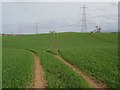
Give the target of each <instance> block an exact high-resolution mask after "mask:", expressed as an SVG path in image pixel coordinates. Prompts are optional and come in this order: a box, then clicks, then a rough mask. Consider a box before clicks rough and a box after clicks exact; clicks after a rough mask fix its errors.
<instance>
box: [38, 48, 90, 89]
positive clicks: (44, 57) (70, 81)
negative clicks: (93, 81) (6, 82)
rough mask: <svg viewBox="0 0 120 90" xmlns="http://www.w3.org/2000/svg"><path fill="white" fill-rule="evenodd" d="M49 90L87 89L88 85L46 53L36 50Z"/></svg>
mask: <svg viewBox="0 0 120 90" xmlns="http://www.w3.org/2000/svg"><path fill="white" fill-rule="evenodd" d="M38 53H39V56H40V58H41V61H42V66H43V68H44V70H45V75H46V79H47V81H48V87H49V88H89V86H88V83H87V82H86V81H85V80H84V79H83V78H82V77H81V76H79V75H78V74H77V73H76V72H74V71H73V70H72V69H71V68H69V67H68V66H67V65H65V64H64V63H63V62H61V61H60V60H58V59H56V58H55V57H54V56H53V55H52V54H50V53H48V52H41V51H40V50H38Z"/></svg>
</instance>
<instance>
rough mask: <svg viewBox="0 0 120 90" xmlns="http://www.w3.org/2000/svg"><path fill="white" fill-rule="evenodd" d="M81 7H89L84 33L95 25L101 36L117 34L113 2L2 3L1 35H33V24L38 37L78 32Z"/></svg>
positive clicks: (116, 18) (115, 11)
mask: <svg viewBox="0 0 120 90" xmlns="http://www.w3.org/2000/svg"><path fill="white" fill-rule="evenodd" d="M83 5H85V6H86V7H88V8H87V10H86V13H87V31H91V30H93V29H94V28H95V26H96V25H98V26H100V27H101V28H102V31H103V32H109V31H117V24H118V6H117V3H115V2H107V3H105V2H103V3H98V2H87V3H81V2H66V3H65V2H56V3H55V2H38V3H34V2H26V3H25V2H22V3H20V2H4V3H2V24H3V33H20V31H21V33H35V31H36V30H35V25H36V24H35V23H37V25H38V32H39V33H46V32H49V31H50V30H56V31H58V32H64V31H65V32H68V31H77V32H80V29H81V26H80V25H81V17H82V16H81V14H82V10H81V9H80V7H82V6H83ZM0 8H1V4H0Z"/></svg>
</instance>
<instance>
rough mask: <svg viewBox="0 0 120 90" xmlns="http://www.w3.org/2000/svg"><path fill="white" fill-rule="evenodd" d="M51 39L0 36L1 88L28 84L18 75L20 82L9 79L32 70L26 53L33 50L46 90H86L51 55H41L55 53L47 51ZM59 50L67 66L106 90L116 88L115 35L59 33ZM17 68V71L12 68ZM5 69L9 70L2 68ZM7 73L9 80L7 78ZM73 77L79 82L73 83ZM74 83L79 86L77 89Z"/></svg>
mask: <svg viewBox="0 0 120 90" xmlns="http://www.w3.org/2000/svg"><path fill="white" fill-rule="evenodd" d="M51 38H52V36H50V35H49V34H40V35H24V36H3V41H2V42H3V45H2V47H3V65H4V66H3V71H6V73H3V76H4V77H3V80H4V82H3V86H4V87H9V86H10V84H11V87H18V86H20V87H25V86H26V85H27V84H25V83H27V82H29V80H25V79H26V76H25V77H24V76H23V75H22V76H21V75H20V74H19V76H20V77H22V78H23V79H24V80H25V81H24V80H23V79H22V80H23V81H22V80H20V81H16V80H15V79H13V77H14V78H19V76H18V74H17V73H16V72H19V71H20V72H21V71H24V70H25V71H24V72H28V71H29V69H24V68H27V67H29V68H33V61H32V58H31V57H32V55H30V53H29V52H28V51H26V49H30V50H35V51H37V52H38V53H39V55H40V58H42V59H41V60H42V64H43V67H44V69H45V75H46V79H47V80H48V84H49V87H82V86H83V87H87V85H86V84H85V82H84V80H83V79H82V78H81V77H77V76H78V75H77V74H76V73H75V72H73V71H72V70H71V69H70V68H68V67H67V66H66V65H64V64H63V63H62V62H60V61H59V60H57V59H55V58H53V57H52V56H51V55H48V54H47V53H45V52H42V51H45V50H46V49H48V50H51V51H53V52H54V53H57V52H56V50H55V49H53V48H50V46H51V41H52V40H51ZM23 49H24V50H23ZM59 49H60V55H61V56H63V57H64V58H65V59H66V60H67V61H68V62H70V63H72V64H74V65H75V66H77V67H78V68H80V69H81V70H83V71H85V72H87V73H88V74H90V75H92V76H94V77H95V78H96V79H98V80H100V81H103V82H105V83H107V84H108V85H109V87H117V86H120V85H119V82H118V80H120V77H118V68H120V67H118V35H117V34H114V33H59ZM24 53H25V54H24ZM22 61H23V62H24V61H26V62H27V63H28V64H29V65H28V64H27V63H25V64H23V63H22ZM18 64H19V65H20V66H21V67H20V66H19V67H18V68H17V69H15V68H13V67H14V66H17V65H18ZM9 65H10V66H9ZM7 66H8V67H9V69H7V68H6V67H7ZM63 68H64V69H63ZM7 70H9V71H7ZM63 72H64V73H63ZM9 73H10V75H11V76H9ZM11 73H13V74H11ZM28 73H29V75H28V77H29V76H30V78H31V76H32V75H31V74H32V73H31V71H29V72H28ZM58 73H59V74H58ZM14 74H15V76H14ZM16 74H17V75H16ZM76 77H77V78H78V80H79V81H78V80H76ZM6 78H7V79H6ZM71 78H74V80H73V81H72V79H71ZM118 78H119V79H118ZM69 80H70V81H71V82H69ZM74 81H76V82H74ZM18 82H19V83H18ZM20 82H21V83H23V84H21V83H20ZM12 83H14V84H12ZM15 83H16V84H15ZM78 83H81V84H80V85H78ZM72 84H73V85H72Z"/></svg>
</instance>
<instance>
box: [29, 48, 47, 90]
mask: <svg viewBox="0 0 120 90" xmlns="http://www.w3.org/2000/svg"><path fill="white" fill-rule="evenodd" d="M27 50H28V51H30V52H31V53H32V55H33V58H34V64H35V66H34V79H33V81H34V82H33V85H32V86H31V88H38V89H39V88H44V89H45V90H47V87H48V85H47V81H46V80H45V79H44V70H43V68H42V65H41V62H40V61H41V60H40V58H39V56H38V55H37V53H36V52H35V51H34V50H29V49H27Z"/></svg>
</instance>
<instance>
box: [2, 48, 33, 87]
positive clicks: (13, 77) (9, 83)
mask: <svg viewBox="0 0 120 90" xmlns="http://www.w3.org/2000/svg"><path fill="white" fill-rule="evenodd" d="M2 62H3V63H2V87H3V88H19V87H22V88H25V87H28V86H29V85H30V83H31V81H32V77H33V73H34V72H33V70H34V61H33V57H32V54H31V53H30V52H28V51H26V50H22V49H14V48H3V61H2Z"/></svg>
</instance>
